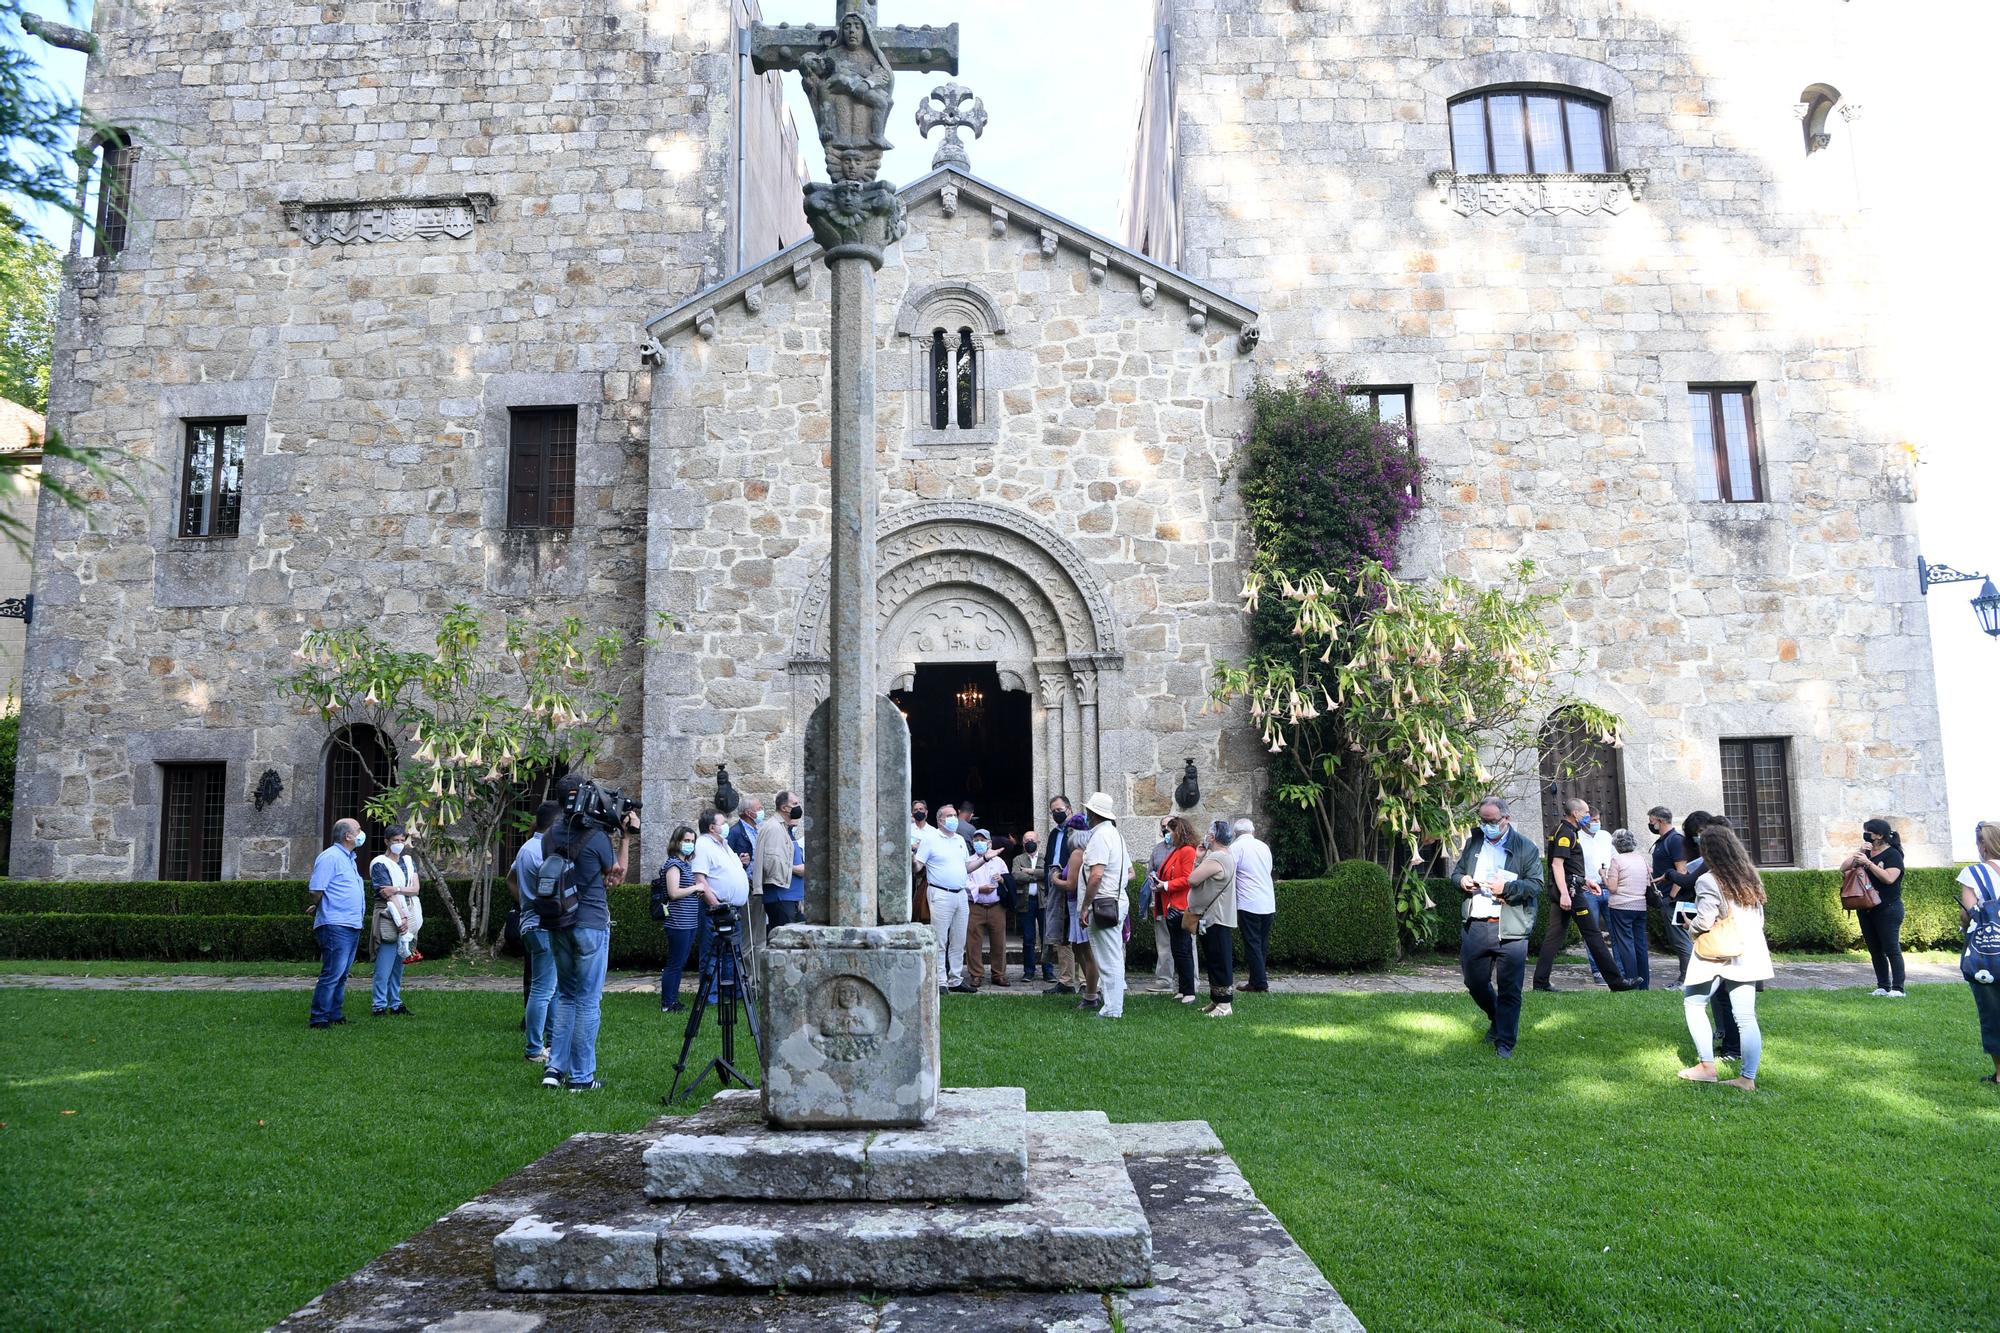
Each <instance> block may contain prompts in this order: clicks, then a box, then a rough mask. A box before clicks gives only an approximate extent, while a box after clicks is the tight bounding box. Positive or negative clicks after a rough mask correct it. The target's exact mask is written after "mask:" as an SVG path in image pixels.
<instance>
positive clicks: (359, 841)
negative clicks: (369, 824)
mask: <svg viewBox="0 0 2000 1333" xmlns="http://www.w3.org/2000/svg"><path fill="white" fill-rule="evenodd" d="M367 842H368V830H367V829H362V830H360V831H359V832H358V833H356V834H355V835H354V845H355V846H356V847H361V846H365V845H366V844H367Z"/></svg>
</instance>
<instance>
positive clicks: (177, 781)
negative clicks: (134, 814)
mask: <svg viewBox="0 0 2000 1333" xmlns="http://www.w3.org/2000/svg"><path fill="white" fill-rule="evenodd" d="M227 778H228V767H227V765H224V764H212V763H209V764H162V765H161V766H160V793H161V797H160V878H161V879H169V880H217V879H221V878H222V812H223V811H222V805H223V799H224V786H225V783H226V781H227Z"/></svg>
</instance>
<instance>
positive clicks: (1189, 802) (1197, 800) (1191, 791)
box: [1174, 759, 1201, 810]
mask: <svg viewBox="0 0 2000 1333" xmlns="http://www.w3.org/2000/svg"><path fill="white" fill-rule="evenodd" d="M1174 804H1175V805H1177V806H1179V807H1180V808H1181V809H1183V810H1192V809H1194V808H1195V807H1196V806H1197V805H1200V804H1201V774H1199V773H1197V772H1195V771H1194V760H1192V759H1190V760H1188V761H1187V768H1186V769H1185V770H1184V771H1183V772H1182V773H1181V785H1180V786H1178V787H1176V788H1174Z"/></svg>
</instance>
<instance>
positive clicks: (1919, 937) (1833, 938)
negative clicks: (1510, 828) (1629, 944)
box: [1429, 866, 1965, 953]
mask: <svg viewBox="0 0 2000 1333" xmlns="http://www.w3.org/2000/svg"><path fill="white" fill-rule="evenodd" d="M1763 879H1764V893H1765V897H1766V902H1765V904H1764V931H1765V935H1766V936H1767V937H1768V938H1769V940H1770V943H1771V947H1772V948H1773V949H1793V950H1801V951H1813V952H1838V951H1840V950H1843V949H1852V948H1855V947H1857V946H1858V945H1859V944H1860V943H1861V927H1860V925H1859V924H1858V922H1857V919H1856V917H1855V915H1854V913H1852V912H1849V911H1845V910H1843V909H1842V908H1841V905H1840V872H1839V871H1837V870H1767V871H1765V872H1763ZM1429 884H1430V894H1431V900H1432V901H1433V902H1435V903H1436V904H1437V906H1438V914H1439V916H1441V917H1442V918H1444V922H1443V925H1444V930H1443V933H1442V936H1441V937H1440V939H1439V940H1438V946H1437V947H1438V949H1439V951H1440V952H1448V953H1456V952H1458V938H1459V918H1458V910H1459V903H1460V902H1461V901H1462V899H1463V898H1464V895H1463V894H1461V893H1460V892H1459V890H1458V887H1457V886H1456V885H1454V884H1452V883H1451V882H1450V881H1449V880H1441V879H1439V880H1431V881H1429ZM1552 896H1553V893H1552V892H1550V893H1545V894H1544V895H1543V897H1542V902H1541V905H1540V906H1539V907H1538V908H1537V909H1536V911H1535V930H1534V934H1533V935H1531V936H1530V937H1529V938H1531V939H1533V940H1536V941H1539V940H1540V939H1541V938H1542V930H1543V927H1544V925H1545V923H1546V922H1547V920H1548V905H1549V899H1550V898H1551V897H1552ZM1647 932H1648V934H1649V935H1650V936H1651V938H1652V941H1653V945H1654V947H1655V948H1658V949H1662V950H1664V949H1665V948H1666V947H1667V940H1666V934H1665V932H1664V929H1663V927H1662V925H1661V921H1660V914H1659V913H1658V912H1651V913H1648V920H1647ZM1569 942H1570V944H1572V945H1576V946H1578V947H1581V942H1580V941H1579V940H1578V938H1577V933H1576V928H1575V927H1574V926H1572V927H1570V932H1569ZM1964 942H1965V937H1964V935H1963V934H1962V933H1961V932H1960V930H1959V925H1958V871H1957V869H1956V868H1954V867H1944V866H1932V867H1922V868H1914V869H1911V870H1908V871H1906V872H1904V875H1903V947H1904V948H1906V949H1956V948H1958V947H1959V946H1960V945H1961V944H1963V943H1964Z"/></svg>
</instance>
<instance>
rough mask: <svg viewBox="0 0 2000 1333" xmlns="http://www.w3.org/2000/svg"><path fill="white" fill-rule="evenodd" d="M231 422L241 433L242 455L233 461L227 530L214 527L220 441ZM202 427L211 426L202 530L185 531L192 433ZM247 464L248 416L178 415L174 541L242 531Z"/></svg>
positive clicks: (223, 538) (231, 537) (218, 512)
mask: <svg viewBox="0 0 2000 1333" xmlns="http://www.w3.org/2000/svg"><path fill="white" fill-rule="evenodd" d="M230 426H234V427H236V428H237V429H238V430H240V431H241V432H242V433H243V434H242V447H243V456H242V459H241V460H240V461H239V462H238V464H237V475H236V507H235V510H234V512H233V514H232V517H231V522H230V528H229V531H227V532H222V531H218V527H219V520H220V516H221V513H222V498H223V490H222V475H223V442H224V440H226V439H227V438H228V437H227V435H226V434H225V431H226V430H227V428H228V427H230ZM205 428H214V430H215V442H214V445H213V448H212V451H211V452H210V455H209V473H208V490H207V492H206V493H205V495H204V496H202V497H201V499H202V506H203V507H202V520H203V524H204V526H205V527H206V528H207V529H208V531H206V532H190V531H188V519H189V515H190V513H191V512H192V507H191V504H190V502H191V501H192V500H194V499H195V498H196V497H195V495H194V490H193V484H194V460H195V436H196V433H197V432H198V431H201V430H203V429H205ZM249 466H250V419H249V418H248V417H182V418H181V484H180V496H179V499H180V511H181V512H180V516H179V518H178V519H177V520H176V521H175V523H174V539H175V540H176V541H189V542H208V541H233V540H234V539H235V538H237V537H238V536H241V535H242V531H243V491H244V486H243V476H244V473H246V472H248V471H249Z"/></svg>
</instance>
